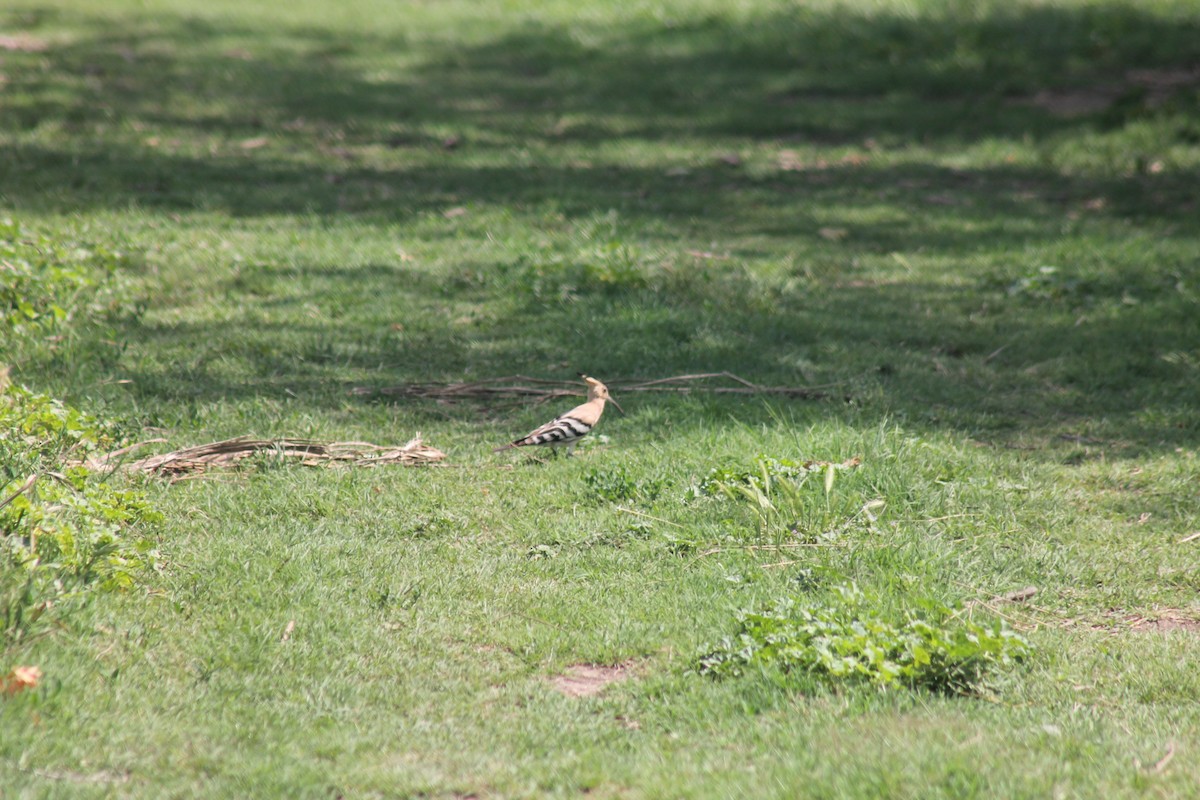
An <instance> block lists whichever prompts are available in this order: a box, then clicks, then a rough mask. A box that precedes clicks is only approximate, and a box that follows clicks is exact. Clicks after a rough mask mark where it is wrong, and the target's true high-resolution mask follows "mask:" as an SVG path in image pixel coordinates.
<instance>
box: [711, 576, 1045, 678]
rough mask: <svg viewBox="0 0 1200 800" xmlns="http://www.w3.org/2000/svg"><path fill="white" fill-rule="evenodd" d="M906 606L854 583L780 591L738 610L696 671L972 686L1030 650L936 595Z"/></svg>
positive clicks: (1009, 634)
mask: <svg viewBox="0 0 1200 800" xmlns="http://www.w3.org/2000/svg"><path fill="white" fill-rule="evenodd" d="M926 606H927V607H925V608H923V609H922V610H921V611H920V612H916V611H912V610H910V611H908V612H906V613H905V615H904V619H903V621H902V622H899V623H896V622H893V621H891V620H889V619H886V618H884V617H882V616H880V615H879V614H877V613H875V612H873V611H871V610H870V609H869V608H867V607H866V603H865V601H864V598H863V595H862V593H861V592H860V591H859V589H858V588H857V587H856V586H854V585H852V584H851V585H848V586H842V587H838V589H837V590H836V592H835V599H834V600H833V601H832V602H829V601H827V602H824V603H821V602H814V601H801V600H799V599H797V598H796V597H785V598H783V599H781V600H779V601H777V602H775V603H774V604H772V605H771V606H768V607H767V608H766V609H764V610H762V611H746V612H742V613H741V614H740V615H739V616H738V630H737V632H736V633H735V634H734V635H733V636H732V637H729V638H726V639H724V640H722V641H721V643H720V644H718V645H717V646H716V647H712V648H706V652H705V653H704V654H703V655H701V656H700V658H699V662H698V671H699V672H700V674H702V675H709V676H713V677H727V676H736V675H741V674H743V673H744V672H746V671H747V670H748V669H754V668H770V669H779V670H781V671H783V672H784V673H785V674H796V673H803V674H809V675H813V676H817V677H820V678H824V679H828V680H849V681H855V680H858V681H865V682H868V683H871V684H874V685H877V686H882V687H893V686H903V687H908V688H923V689H929V690H931V691H937V692H943V693H946V694H974V693H976V692H978V691H979V689H980V688H982V687H983V685H984V682H985V680H986V678H987V676H988V674H989V673H990V672H991V671H992V670H994V669H996V668H1001V667H1008V666H1010V665H1012V664H1013V663H1015V662H1017V661H1019V660H1021V659H1023V658H1025V657H1026V656H1027V655H1028V654H1029V645H1028V643H1027V642H1026V641H1025V640H1024V639H1023V638H1022V637H1021V636H1020V635H1018V634H1017V633H1015V632H1014V631H1012V630H1011V629H1009V628H1008V627H1007V626H1006V625H1005V624H1004V623H1003V622H1002V621H1001V622H996V623H995V624H993V625H990V626H984V625H978V624H976V623H974V622H969V621H961V620H958V619H956V618H955V616H954V615H953V614H952V613H951V612H950V610H949V609H947V608H946V607H945V606H942V605H940V604H937V603H930V604H926Z"/></svg>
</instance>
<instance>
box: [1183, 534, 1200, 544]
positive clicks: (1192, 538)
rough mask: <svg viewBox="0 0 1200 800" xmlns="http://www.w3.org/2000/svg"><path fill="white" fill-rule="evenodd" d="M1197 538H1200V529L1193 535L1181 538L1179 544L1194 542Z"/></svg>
mask: <svg viewBox="0 0 1200 800" xmlns="http://www.w3.org/2000/svg"><path fill="white" fill-rule="evenodd" d="M1197 539H1200V531H1196V532H1195V533H1193V534H1192V535H1191V536H1185V537H1183V538H1182V539H1180V540H1179V542H1178V544H1187V543H1188V542H1194V541H1196V540H1197Z"/></svg>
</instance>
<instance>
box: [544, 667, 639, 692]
mask: <svg viewBox="0 0 1200 800" xmlns="http://www.w3.org/2000/svg"><path fill="white" fill-rule="evenodd" d="M632 674H633V664H632V663H631V662H628V661H626V662H624V663H621V664H615V665H613V666H605V665H603V664H576V665H575V666H573V667H568V668H567V671H566V672H564V673H563V674H561V675H555V676H554V677H553V678H551V679H550V683H551V684H552V685H553V686H554V688H555V689H557V690H558V691H560V692H562V693H563V694H565V695H566V696H567V697H591V696H593V695H597V694H599V693H600V692H602V691H603V690H604V688H605V687H606V686H608V685H609V684H610V683H616V682H617V681H623V680H625V679H626V678H628V677H629V676H630V675H632Z"/></svg>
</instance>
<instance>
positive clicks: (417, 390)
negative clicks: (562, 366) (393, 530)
mask: <svg viewBox="0 0 1200 800" xmlns="http://www.w3.org/2000/svg"><path fill="white" fill-rule="evenodd" d="M834 385H836V384H830V385H829V386H820V387H808V386H762V385H759V384H756V383H752V382H750V381H748V380H746V379H744V378H741V377H739V376H737V375H734V374H733V373H732V372H703V373H697V374H693V375H675V376H672V377H669V378H657V379H654V380H623V381H622V380H616V381H609V382H608V387H609V389H610V390H611V391H612V392H613V393H614V394H616V393H618V392H619V393H627V392H671V393H676V394H690V393H712V394H774V395H783V396H786V397H797V398H801V399H805V400H819V399H822V398H825V397H830V396H832V395H831V394H830V393H829V392H827V391H824V390H826V389H830V388H832V387H833V386H834ZM580 393H581V392H580V390H579V383H578V382H577V381H560V380H546V379H543V378H531V377H529V376H527V375H509V376H507V377H503V378H485V379H483V380H479V381H468V382H463V383H406V384H401V385H400V386H387V387H382V388H376V387H371V386H359V387H356V388H354V389H352V390H351V394H356V395H369V396H374V395H385V396H390V397H416V398H424V399H431V400H437V401H439V402H455V401H458V400H495V399H501V400H516V399H523V398H535V399H536V400H537V402H543V401H546V400H553V399H556V398H559V397H574V396H576V395H579V394H580Z"/></svg>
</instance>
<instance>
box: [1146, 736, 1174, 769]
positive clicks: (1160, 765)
mask: <svg viewBox="0 0 1200 800" xmlns="http://www.w3.org/2000/svg"><path fill="white" fill-rule="evenodd" d="M1174 757H1175V742H1173V741H1171V742H1167V754H1166V755H1165V756H1163V757H1162V758H1160V759H1159V760H1158V761H1155V762H1154V766H1153V767H1151V768H1150V771H1151V772H1155V773H1160V772H1162V771H1163V770H1164V769H1166V768H1167V764H1170V763H1171V759H1172V758H1174Z"/></svg>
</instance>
